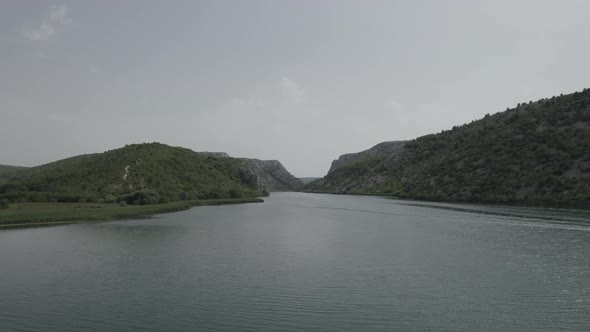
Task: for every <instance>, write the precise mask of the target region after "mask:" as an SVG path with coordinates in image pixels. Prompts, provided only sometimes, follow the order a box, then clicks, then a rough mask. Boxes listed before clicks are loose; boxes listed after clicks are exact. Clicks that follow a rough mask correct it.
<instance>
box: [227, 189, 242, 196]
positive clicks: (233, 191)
mask: <svg viewBox="0 0 590 332" xmlns="http://www.w3.org/2000/svg"><path fill="white" fill-rule="evenodd" d="M242 196H243V194H242V192H241V191H240V190H238V189H236V188H231V189H230V190H229V197H231V198H240V197H242Z"/></svg>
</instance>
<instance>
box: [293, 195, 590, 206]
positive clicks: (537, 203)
mask: <svg viewBox="0 0 590 332" xmlns="http://www.w3.org/2000/svg"><path fill="white" fill-rule="evenodd" d="M300 192H302V193H307V194H327V195H344V196H377V197H384V198H390V199H399V200H405V201H415V202H425V203H427V202H431V203H450V204H481V205H495V206H500V205H504V206H520V207H542V208H557V209H580V210H590V202H584V201H569V202H568V201H509V202H503V201H462V200H445V199H438V200H437V199H422V198H415V197H403V196H397V195H394V194H388V193H338V192H329V191H300Z"/></svg>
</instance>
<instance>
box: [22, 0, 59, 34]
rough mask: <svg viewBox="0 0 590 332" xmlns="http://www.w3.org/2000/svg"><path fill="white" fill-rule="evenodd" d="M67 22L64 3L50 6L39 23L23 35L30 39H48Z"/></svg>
mask: <svg viewBox="0 0 590 332" xmlns="http://www.w3.org/2000/svg"><path fill="white" fill-rule="evenodd" d="M69 22H70V19H69V17H68V7H66V6H64V5H61V6H56V7H52V8H50V10H49V13H48V14H47V15H46V17H45V18H44V19H43V20H42V21H41V24H40V25H39V26H38V27H36V28H35V29H32V30H27V31H25V32H24V35H25V37H26V38H27V39H29V40H31V41H49V40H52V39H53V38H55V36H56V35H57V33H58V31H59V29H61V27H62V26H64V25H66V24H68V23H69Z"/></svg>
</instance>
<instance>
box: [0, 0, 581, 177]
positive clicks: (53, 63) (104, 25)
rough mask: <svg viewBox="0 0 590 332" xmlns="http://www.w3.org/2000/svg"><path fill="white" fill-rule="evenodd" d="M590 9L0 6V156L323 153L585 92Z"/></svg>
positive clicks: (355, 4)
mask: <svg viewBox="0 0 590 332" xmlns="http://www.w3.org/2000/svg"><path fill="white" fill-rule="evenodd" d="M588 13H590V1H584V0H581V1H574V0H559V1H558V0H555V1H542V0H529V1H525V0H522V1H515V0H508V1H501V0H500V1H477V0H464V1H458V0H456V1H451V0H449V1H439V0H432V1H426V0H417V1H409V0H408V1H393V0H391V1H372V0H367V1H365V0H358V1H343V0H337V1H336V0H333V1H329V0H322V1H315V0H302V1H295V0H293V1H275V0H268V1H253V0H252V1H246V0H245V1H192V0H191V1H180V0H175V1H143V0H135V1H134V0H131V1H114V0H106V1H105V0H101V1H53V2H52V0H44V1H38V0H4V1H0V164H9V165H22V166H34V165H39V164H43V163H47V162H51V161H54V160H58V159H62V158H66V157H70V156H74V155H79V154H84V153H95V152H103V151H106V150H110V149H114V148H119V147H122V146H124V145H126V144H131V143H142V142H161V143H165V144H169V145H173V146H183V147H187V148H190V149H193V150H195V151H223V152H227V153H229V154H230V155H232V156H235V157H249V158H258V159H277V160H279V161H281V162H282V163H283V165H285V167H286V168H287V169H288V170H289V171H291V173H293V174H294V175H296V176H299V177H311V176H323V175H325V173H326V172H327V170H328V169H329V167H330V163H331V161H332V160H333V159H336V158H337V157H338V156H339V155H341V154H344V153H349V152H357V151H361V150H365V149H367V148H370V147H371V146H373V145H375V144H377V143H380V142H383V141H392V140H406V139H412V138H416V137H418V136H421V135H425V134H430V133H436V132H440V131H441V130H444V129H449V128H451V127H452V126H454V125H459V124H463V123H466V122H470V121H472V120H475V119H478V118H481V117H483V116H484V115H485V114H486V113H496V112H498V111H503V110H505V109H506V108H507V107H513V106H515V105H516V104H517V103H520V102H524V101H529V100H537V99H541V98H545V97H551V96H553V95H559V94H560V93H570V92H574V91H580V90H582V89H583V88H585V87H590V62H589V61H588V59H590V34H589V32H590V19H588Z"/></svg>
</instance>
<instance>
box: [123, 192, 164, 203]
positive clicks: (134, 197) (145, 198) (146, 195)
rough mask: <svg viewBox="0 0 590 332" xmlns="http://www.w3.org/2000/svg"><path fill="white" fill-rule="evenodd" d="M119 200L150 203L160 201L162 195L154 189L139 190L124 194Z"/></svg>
mask: <svg viewBox="0 0 590 332" xmlns="http://www.w3.org/2000/svg"><path fill="white" fill-rule="evenodd" d="M119 201H124V202H126V203H127V204H132V205H150V204H158V203H160V195H158V193H157V192H155V191H153V190H139V191H135V192H132V193H131V194H128V195H125V196H122V197H120V198H119Z"/></svg>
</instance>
